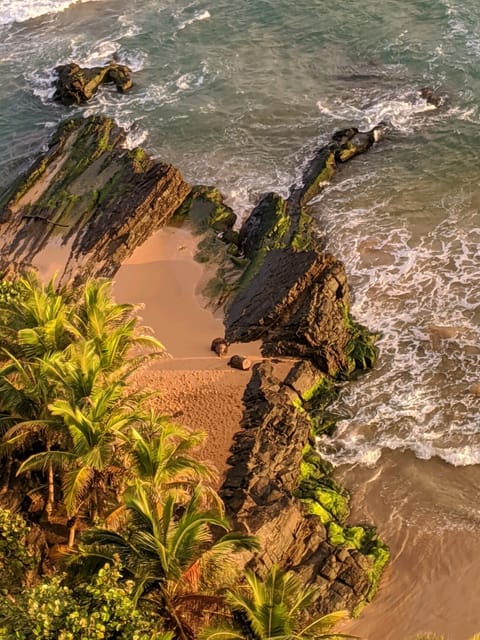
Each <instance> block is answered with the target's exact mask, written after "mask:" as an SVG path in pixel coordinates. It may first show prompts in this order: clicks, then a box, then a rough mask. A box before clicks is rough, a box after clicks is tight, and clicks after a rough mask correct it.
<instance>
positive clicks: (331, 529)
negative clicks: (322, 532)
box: [327, 522, 390, 617]
mask: <svg viewBox="0 0 480 640" xmlns="http://www.w3.org/2000/svg"><path fill="white" fill-rule="evenodd" d="M327 535H328V541H329V542H330V544H332V545H334V546H337V547H344V548H345V549H356V550H357V551H360V553H361V554H362V555H363V556H365V558H367V560H369V563H370V568H369V569H367V571H366V574H367V577H368V580H369V583H370V586H369V589H368V591H367V593H366V595H365V599H364V600H362V601H361V602H360V603H359V604H358V605H357V606H356V607H355V609H354V611H353V616H354V617H355V616H358V615H359V614H360V612H361V611H362V609H363V608H364V606H365V605H366V604H368V603H369V602H371V601H372V600H373V598H374V596H375V594H376V592H377V590H378V585H379V582H380V578H381V577H382V574H383V571H384V569H385V567H386V565H387V564H388V562H389V560H390V550H389V548H388V547H387V545H386V544H385V543H384V542H383V541H382V540H381V539H380V538H379V537H378V535H377V532H376V530H375V528H374V527H363V526H359V525H358V526H352V527H348V526H342V525H341V524H339V523H338V522H329V523H328V525H327Z"/></svg>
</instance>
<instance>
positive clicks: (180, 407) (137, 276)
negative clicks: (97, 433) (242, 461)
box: [114, 227, 261, 481]
mask: <svg viewBox="0 0 480 640" xmlns="http://www.w3.org/2000/svg"><path fill="white" fill-rule="evenodd" d="M195 250H196V238H194V237H193V236H192V234H191V233H190V231H189V230H188V229H186V228H175V227H166V228H164V229H162V230H161V231H159V232H158V233H156V234H155V235H154V236H152V237H151V238H150V239H149V240H148V241H147V242H146V243H145V244H144V245H143V246H142V247H140V248H139V249H137V250H136V251H135V253H134V254H133V255H132V256H131V258H130V259H129V260H128V261H127V262H126V263H125V264H124V265H123V266H122V268H121V269H120V270H119V272H118V273H117V275H116V277H115V284H114V293H115V296H116V299H117V301H118V302H127V301H128V302H133V303H138V304H140V305H142V308H141V310H140V316H141V318H142V324H144V325H145V326H148V327H150V328H151V329H152V330H153V332H154V334H155V336H156V337H157V338H158V339H159V340H161V341H162V343H163V344H164V345H165V348H166V349H167V351H168V358H165V359H162V360H157V361H156V362H155V364H154V365H153V366H152V367H151V368H150V369H148V370H146V371H143V372H141V374H139V375H138V376H137V380H136V382H137V383H138V384H139V385H141V386H144V387H148V388H150V389H154V390H156V391H159V392H160V394H159V397H158V399H157V400H156V402H155V403H156V407H157V408H158V410H159V411H161V412H162V413H165V414H166V415H171V416H173V417H174V419H175V421H177V422H178V423H180V424H183V425H185V426H187V427H189V428H191V429H192V430H195V431H203V432H205V433H206V434H207V438H206V440H205V442H204V444H203V446H202V448H201V449H200V451H199V456H201V457H202V458H203V459H205V460H209V461H211V462H213V463H214V465H215V466H216V467H217V469H218V470H219V473H220V477H219V481H221V478H222V476H223V473H224V471H225V469H226V468H227V462H226V461H227V458H228V457H229V455H230V454H229V449H230V445H231V443H232V437H233V434H234V433H235V432H236V431H238V430H239V428H240V420H241V418H242V412H243V404H242V397H243V393H244V391H245V386H246V384H247V382H248V381H249V379H250V373H249V372H248V371H239V370H236V369H232V368H231V367H229V366H228V364H227V363H228V359H229V357H230V355H233V354H237V353H238V354H240V355H245V356H248V357H249V359H251V360H252V362H254V361H257V360H259V359H261V356H260V352H259V345H258V344H257V343H251V344H241V345H240V344H238V345H230V348H229V354H228V356H227V357H224V358H219V357H218V356H217V355H216V354H215V353H213V352H212V351H211V350H210V345H211V342H212V340H213V338H216V337H221V336H223V334H224V327H223V322H222V319H221V317H216V316H215V315H214V314H213V313H212V312H211V311H210V310H208V309H206V308H205V305H206V300H205V299H203V298H202V296H201V291H200V289H201V287H202V285H203V283H204V282H205V279H206V278H208V274H207V273H206V272H205V268H204V267H203V266H202V265H201V264H199V263H198V262H196V261H195V260H194V255H195Z"/></svg>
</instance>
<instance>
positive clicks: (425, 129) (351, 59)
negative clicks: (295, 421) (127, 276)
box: [0, 0, 480, 640]
mask: <svg viewBox="0 0 480 640" xmlns="http://www.w3.org/2000/svg"><path fill="white" fill-rule="evenodd" d="M112 57H115V58H116V59H118V60H119V61H121V62H123V63H126V64H128V65H130V67H131V68H132V69H133V70H134V72H135V74H134V81H135V86H134V88H133V89H132V91H131V92H129V93H128V94H126V95H119V94H117V93H116V92H115V90H114V89H111V88H105V89H102V90H101V91H100V92H99V94H98V95H97V96H96V97H95V99H94V100H93V101H91V102H90V103H89V104H88V105H86V106H82V107H75V108H73V107H72V108H69V109H67V108H65V107H62V106H60V105H55V104H52V102H51V97H52V94H53V90H52V78H53V73H52V71H53V69H54V67H55V66H56V65H58V64H60V63H65V62H67V61H72V60H75V61H77V62H79V63H81V64H84V65H94V64H99V63H105V62H108V61H109V60H110V59H111V58H112ZM0 73H1V77H2V83H1V86H0V186H6V185H7V184H8V182H9V180H11V179H12V178H13V177H14V176H15V175H17V174H18V172H19V171H21V169H22V168H23V167H24V166H26V164H28V162H29V160H30V158H31V157H32V156H33V154H34V153H36V151H37V150H38V149H39V148H40V147H41V145H44V144H45V143H46V141H47V140H48V137H49V135H50V134H51V132H52V129H53V128H54V127H55V126H56V124H57V123H58V122H59V121H60V120H62V119H63V118H65V117H66V116H71V115H88V114H92V113H98V112H101V113H105V114H107V115H109V116H113V117H115V118H116V119H117V121H118V122H119V123H120V124H122V125H123V126H125V127H128V128H129V143H130V144H131V145H135V144H140V143H141V144H142V145H143V146H145V147H146V148H147V149H148V151H149V152H150V153H152V154H153V155H154V156H155V157H158V158H161V159H162V160H165V161H168V162H172V163H173V164H175V165H176V166H178V167H179V168H180V169H181V170H182V172H183V174H184V175H185V177H186V179H187V180H189V181H191V182H194V183H213V184H216V185H218V186H219V187H220V188H221V189H222V191H223V192H224V193H225V195H226V196H227V199H228V201H229V202H230V204H232V206H233V207H234V208H235V210H236V211H237V213H238V214H239V215H240V216H244V215H246V213H248V211H249V210H250V209H251V207H252V205H253V204H254V203H255V201H256V199H257V198H258V196H259V194H260V193H262V192H264V191H267V190H272V189H273V190H276V191H278V192H279V193H281V194H286V193H287V191H288V187H289V186H290V185H291V184H292V183H293V182H294V181H295V180H296V179H298V177H299V175H300V174H301V169H302V163H304V162H305V159H306V158H307V157H308V156H309V154H310V153H311V152H312V151H313V149H314V148H315V147H317V146H318V145H319V144H322V143H324V142H325V141H326V140H327V139H328V138H329V136H330V135H331V133H332V132H333V131H334V130H335V129H336V128H340V127H342V126H345V125H352V124H353V125H356V126H359V127H360V128H367V127H371V126H372V125H374V124H376V123H378V122H379V121H384V122H386V123H387V124H388V126H389V131H388V136H387V138H386V139H385V140H384V141H383V142H382V143H381V144H379V145H378V146H377V147H376V148H375V149H373V150H372V151H371V152H369V153H368V154H366V155H364V156H362V157H360V158H356V159H355V160H354V161H352V162H351V163H349V165H348V166H346V167H344V168H343V170H342V171H341V172H339V174H338V175H337V176H336V178H335V180H334V182H333V183H332V184H331V185H329V187H328V188H327V189H326V190H325V191H324V192H323V194H322V195H321V196H320V197H318V198H317V200H316V201H315V202H314V203H313V205H312V211H313V213H314V215H315V219H316V221H317V224H318V229H319V233H321V234H322V235H324V237H325V240H326V244H327V247H328V249H329V250H330V251H332V252H333V253H335V254H336V255H337V256H338V257H340V258H341V259H342V260H344V262H345V264H346V266H347V270H348V273H349V281H350V283H351V287H352V296H353V310H354V313H355V315H356V317H357V318H358V319H359V320H360V321H361V322H363V323H364V324H366V325H367V326H369V327H370V328H371V329H374V330H376V331H378V332H379V333H380V334H381V338H380V340H379V346H380V348H381V357H380V361H379V363H378V366H377V367H376V369H375V370H374V371H373V372H371V373H370V374H368V375H367V376H364V377H362V378H360V379H359V380H357V381H356V382H355V383H353V384H349V385H346V386H345V388H344V389H343V390H342V394H341V396H340V399H339V401H338V402H337V404H336V405H335V407H333V410H334V411H335V412H336V413H337V415H338V416H339V417H340V418H341V420H340V422H339V429H338V435H337V437H336V439H335V441H334V442H333V443H332V442H325V443H320V446H322V447H323V448H324V451H325V454H326V455H328V456H329V457H330V458H331V459H332V460H333V461H334V462H335V463H336V464H338V465H340V467H341V473H345V474H346V478H347V482H350V483H351V484H352V486H353V487H354V488H355V487H357V489H358V486H357V485H358V482H357V480H356V478H361V477H363V476H362V474H367V475H368V474H371V480H369V483H370V481H371V482H372V483H373V484H372V486H376V487H380V486H382V487H385V486H389V487H391V492H390V495H392V496H396V495H397V493H396V489H395V487H396V488H397V489H398V488H400V487H403V486H404V480H403V477H402V473H403V471H404V470H405V469H407V468H415V470H416V472H418V474H419V478H420V479H421V480H419V486H420V487H424V489H423V491H422V495H423V496H424V497H425V496H427V495H428V496H429V500H432V501H433V502H434V503H435V501H436V500H437V499H438V512H439V513H440V516H439V518H440V521H441V522H444V523H449V525H448V526H449V527H451V526H453V524H455V526H457V525H458V527H457V528H458V529H459V530H460V531H465V535H471V531H472V527H473V528H474V529H475V530H476V528H477V513H476V511H475V509H474V508H473V506H472V505H476V504H477V502H476V499H477V491H478V484H477V482H476V477H477V474H476V471H475V469H476V465H477V464H478V463H480V419H479V407H480V395H479V392H480V386H479V385H480V371H479V362H480V339H479V338H480V329H479V320H480V304H479V300H480V284H479V277H478V273H479V266H480V259H479V249H478V247H479V241H480V214H479V205H480V189H479V179H478V173H479V169H478V165H479V163H478V155H479V152H478V149H479V148H480V133H479V132H480V129H479V124H480V112H479V102H480V4H479V3H478V2H477V0H385V1H383V2H381V3H380V2H378V1H377V0H364V1H362V2H359V3H352V2H351V1H350V2H348V1H347V0H339V1H337V2H335V3H327V2H325V1H324V0H321V1H320V0H310V1H307V0H297V1H296V2H290V1H287V0H245V1H243V2H236V3H230V2H227V0H215V2H213V1H212V0H175V1H173V0H165V1H163V2H162V1H160V0H135V1H132V0H129V1H127V0H97V1H94V2H69V1H68V0H0ZM425 86H430V87H433V88H434V89H436V90H438V91H439V92H440V93H441V94H442V95H444V96H446V100H445V104H444V105H443V106H442V107H441V108H440V109H433V108H432V106H431V105H428V104H427V103H426V101H425V100H423V99H422V98H421V97H420V93H419V89H420V88H422V87H425ZM392 452H393V453H392ZM402 452H405V453H402ZM392 455H393V456H398V460H400V461H401V460H404V464H403V466H401V464H400V463H398V464H400V466H399V467H397V466H395V465H394V466H392V465H391V464H390V462H389V461H390V459H391V456H392ZM395 460H397V458H395ZM411 460H413V461H414V462H413V467H411V464H410V463H411ZM419 460H420V462H419ZM422 460H430V461H431V462H430V465H429V464H424V463H422V462H421V461H422ZM433 464H434V465H436V466H435V473H436V474H437V475H436V476H435V477H438V478H442V477H444V478H445V483H446V485H445V486H446V487H447V489H446V490H445V487H444V488H443V489H444V490H445V491H446V493H445V495H443V494H442V496H440V495H437V494H436V493H435V491H432V488H431V486H429V488H428V490H427V488H426V487H425V483H428V482H429V479H430V478H431V473H432V467H431V465H433ZM438 464H440V467H438ZM460 467H462V469H460ZM442 468H443V469H444V475H443V476H442V473H441V469H442ZM399 469H402V470H403V471H402V472H400V471H399ZM352 474H353V476H352ZM455 474H460V475H455ZM465 474H467V475H465ZM469 474H471V475H469ZM369 477H370V476H369ZM467 477H468V478H470V480H468V481H467V480H466V478H467ZM387 478H389V480H387ZM454 478H462V481H463V480H465V487H466V489H465V491H466V494H465V496H464V498H465V499H464V503H465V505H468V506H467V507H466V510H465V513H464V514H463V516H462V518H460V517H459V514H458V510H457V509H456V507H455V505H456V504H457V502H458V494H457V493H456V492H455V491H454V490H453V489H452V492H451V494H449V491H448V487H449V486H450V485H451V484H452V482H453V480H454ZM392 483H393V484H392ZM378 491H380V489H379V490H378ZM378 491H377V493H376V492H375V491H373V492H371V493H369V494H368V496H369V500H370V505H372V504H373V503H375V502H376V501H378V500H384V499H385V498H384V497H383V498H379V494H378ZM429 492H430V493H429ZM449 496H450V498H449ZM394 499H396V498H393V499H392V500H394ZM367 502H368V500H367ZM365 508H366V509H367V511H368V508H367V506H365ZM404 513H405V514H407V513H408V514H409V515H408V518H409V519H410V520H409V526H411V527H415V526H416V527H419V528H420V527H421V528H423V529H425V527H427V530H428V527H429V526H430V525H429V518H427V519H425V518H421V517H420V515H419V514H418V511H417V510H415V509H414V508H413V503H412V504H411V508H408V507H407V508H406V511H405V512H404ZM371 514H372V517H373V519H375V518H377V520H376V521H377V522H378V524H379V526H380V528H381V529H382V520H383V521H384V522H385V525H384V530H385V533H386V535H387V536H390V539H391V540H392V541H393V546H394V547H395V549H402V548H403V547H402V545H401V544H400V542H401V539H402V536H403V528H402V526H393V527H392V522H394V521H395V518H394V519H393V520H392V517H393V516H392V514H391V513H390V514H388V513H386V512H385V511H381V512H378V511H376V510H375V509H371ZM415 514H416V515H415ZM405 517H406V515H403V516H402V518H405ZM425 520H426V521H425ZM397 523H398V520H397ZM452 523H453V524H452ZM435 526H437V525H435ZM438 526H440V527H441V526H442V525H441V523H440V524H439V525H438ZM445 526H446V525H445ZM419 530H420V529H419ZM432 531H433V528H432ZM467 532H468V534H467ZM427 540H428V537H427ZM419 544H420V543H419ZM422 544H423V543H422ZM432 545H433V542H432ZM467 546H468V545H467ZM479 551H480V549H478V548H477V552H476V553H477V555H478V552H479ZM444 552H445V550H444ZM399 553H400V551H399ZM472 553H473V552H472ZM431 556H432V563H433V567H432V566H430V569H424V570H423V573H422V578H419V579H417V582H418V580H420V584H423V585H425V584H427V583H428V582H429V580H430V574H429V571H430V570H431V571H432V575H434V576H436V579H437V580H438V579H439V578H438V576H439V575H440V565H438V566H437V567H436V568H435V561H434V559H435V557H436V556H435V553H432V554H431ZM467 561H468V560H467V554H465V555H464V556H463V562H464V564H465V566H466V563H467ZM447 565H448V567H450V569H449V568H448V567H446V566H445V565H442V567H443V569H444V573H443V574H442V575H446V574H448V572H449V571H451V572H453V573H454V570H453V569H452V568H451V566H452V565H451V564H449V563H447ZM394 566H395V565H394ZM462 566H463V565H462ZM392 571H393V569H392ZM399 571H403V569H399ZM402 576H403V577H402V578H399V579H398V580H397V581H396V584H397V585H402V588H403V584H404V582H403V580H404V579H405V580H406V583H405V584H408V576H407V577H405V574H404V573H403V574H402ZM392 585H395V579H392V580H390V582H389V583H388V585H387V586H386V587H385V589H386V592H387V593H390V594H392V593H393V592H394V591H395V589H394V586H393V587H392ZM389 589H390V591H388V590H389ZM392 589H393V591H392ZM397 595H398V594H397ZM391 597H392V599H391V600H389V606H392V603H394V602H397V601H396V600H395V598H396V597H397V596H394V595H392V596H391ZM433 598H434V596H433V595H432V599H433ZM472 606H473V605H472ZM452 608H453V609H455V607H454V606H453V607H452ZM452 615H455V614H454V613H452ZM465 617H466V616H465V615H462V616H461V617H460V618H459V619H458V624H459V625H460V626H459V627H458V629H459V634H458V636H457V637H461V635H462V630H463V629H464V628H463V627H462V626H461V620H464V619H465ZM397 628H398V634H397V635H398V638H401V637H402V635H401V634H402V633H403V631H402V629H408V630H410V627H402V625H401V621H398V625H397ZM412 628H413V630H416V629H417V628H416V627H412ZM440 630H441V629H440ZM478 630H480V622H479V625H478ZM360 631H361V629H360ZM369 631H370V630H369ZM465 631H466V632H467V631H468V632H470V631H471V629H470V627H469V628H468V629H466V628H465ZM372 637H373V636H372ZM382 638H387V640H388V638H391V639H392V640H393V639H394V638H395V639H396V638H397V636H395V634H394V635H388V633H387V635H383V636H382Z"/></svg>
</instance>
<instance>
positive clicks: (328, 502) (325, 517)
mask: <svg viewBox="0 0 480 640" xmlns="http://www.w3.org/2000/svg"><path fill="white" fill-rule="evenodd" d="M331 472H332V465H331V464H330V463H328V462H326V461H325V460H322V458H321V456H320V455H319V454H318V453H317V452H316V451H315V449H314V448H313V447H312V446H311V445H307V446H306V447H305V449H304V451H303V460H302V462H301V464H300V481H299V484H298V488H297V491H296V494H295V495H296V497H297V498H299V499H300V500H301V501H302V502H303V503H304V505H305V506H306V508H307V511H308V512H309V513H312V514H315V515H317V516H319V518H320V520H321V522H322V523H323V524H327V523H328V522H331V521H339V522H342V521H343V520H344V519H345V518H346V517H347V516H348V514H349V512H350V508H349V496H348V493H347V491H345V489H342V487H340V485H338V484H337V483H336V482H335V481H334V480H333V479H332V477H331V475H330V474H331Z"/></svg>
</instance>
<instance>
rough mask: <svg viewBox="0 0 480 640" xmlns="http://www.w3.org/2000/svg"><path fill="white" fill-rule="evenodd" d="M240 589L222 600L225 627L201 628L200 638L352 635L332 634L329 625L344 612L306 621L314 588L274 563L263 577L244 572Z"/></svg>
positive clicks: (288, 639) (300, 639) (283, 639)
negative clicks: (225, 611) (228, 618)
mask: <svg viewBox="0 0 480 640" xmlns="http://www.w3.org/2000/svg"><path fill="white" fill-rule="evenodd" d="M245 580H246V584H245V585H244V586H243V588H239V589H237V590H229V591H228V592H227V594H226V595H225V601H226V603H227V604H228V605H229V608H230V610H231V620H232V624H230V625H229V626H228V627H223V628H222V627H220V628H212V629H204V630H203V631H202V633H201V634H200V638H201V640H269V639H270V638H276V639H278V640H310V639H312V638H325V639H327V638H330V639H332V640H334V639H335V638H353V637H354V636H348V635H345V634H340V633H332V632H331V629H332V627H333V626H334V625H335V624H336V623H338V622H340V621H341V620H344V619H345V618H346V617H347V616H348V613H347V612H346V611H336V612H335V613H330V614H328V615H325V616H321V617H317V618H313V619H310V620H306V609H307V608H308V607H309V605H311V604H312V601H313V600H314V598H315V595H316V591H317V590H316V589H315V588H314V587H304V586H303V585H302V584H301V583H300V580H299V579H298V577H297V576H296V575H295V574H294V573H293V572H291V571H284V570H282V569H280V567H278V566H277V565H273V566H272V567H271V569H270V570H269V572H268V574H267V576H266V578H265V580H261V579H260V578H258V576H256V575H255V573H253V571H247V572H246V576H245Z"/></svg>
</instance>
